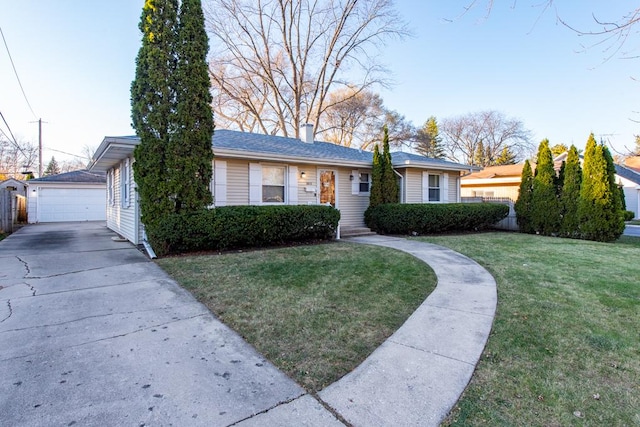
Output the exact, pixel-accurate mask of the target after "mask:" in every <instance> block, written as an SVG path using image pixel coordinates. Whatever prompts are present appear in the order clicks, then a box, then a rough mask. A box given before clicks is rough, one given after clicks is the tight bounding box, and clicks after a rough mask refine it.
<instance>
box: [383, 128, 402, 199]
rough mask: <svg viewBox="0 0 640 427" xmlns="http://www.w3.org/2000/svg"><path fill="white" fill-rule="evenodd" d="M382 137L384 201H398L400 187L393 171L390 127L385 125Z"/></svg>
mask: <svg viewBox="0 0 640 427" xmlns="http://www.w3.org/2000/svg"><path fill="white" fill-rule="evenodd" d="M383 132H384V136H383V138H382V167H383V169H382V199H383V201H384V203H398V200H399V199H398V196H399V193H400V191H399V189H398V179H397V178H396V174H395V172H394V171H393V164H392V163H391V151H389V129H388V128H387V126H386V125H385V126H384V128H383Z"/></svg>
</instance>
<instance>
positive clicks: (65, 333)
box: [0, 223, 496, 427]
mask: <svg viewBox="0 0 640 427" xmlns="http://www.w3.org/2000/svg"><path fill="white" fill-rule="evenodd" d="M113 236H114V234H113V233H112V232H110V231H109V230H107V229H106V228H105V227H104V223H74V224H50V225H35V226H28V227H24V228H22V229H21V230H19V231H18V232H17V233H14V234H13V235H11V236H10V237H9V238H7V239H5V240H4V241H2V242H0V372H1V373H2V375H1V376H0V378H1V380H0V414H2V423H7V425H12V426H21V425H24V426H45V425H47V426H48V425H136V426H141V425H145V426H155V425H188V426H198V425H203V426H205V425H206V426H229V425H237V426H243V427H247V426H264V425H269V426H290V425H307V426H331V425H336V426H341V425H343V424H344V423H343V422H342V421H339V420H343V421H345V422H346V423H349V424H352V425H355V426H370V425H389V426H391V425H394V426H397V425H420V426H426V425H437V424H439V422H440V421H441V419H442V418H443V417H444V416H446V414H447V413H448V411H449V410H450V409H451V407H452V406H453V405H454V404H455V402H456V400H457V398H458V396H459V395H460V393H461V392H462V391H463V390H464V388H465V386H466V384H467V383H468V381H469V379H470V377H471V374H472V373H473V370H474V367H475V364H476V363H477V361H478V358H479V357H480V354H481V352H482V349H483V348H484V344H485V342H486V340H487V337H488V334H489V331H490V329H491V323H492V320H493V315H494V312H495V306H496V288H495V282H494V280H493V278H492V277H491V276H490V275H489V274H488V273H487V272H486V271H485V270H484V269H482V268H481V267H480V266H479V265H478V264H476V263H475V262H473V261H471V260H470V259H468V258H466V257H464V256H462V255H460V254H457V253H455V252H453V251H451V250H448V249H444V248H442V247H438V246H435V245H429V244H425V243H420V242H416V241H410V240H405V239H399V238H390V237H383V236H368V237H360V238H354V239H349V240H350V241H353V242H358V243H366V244H376V245H382V246H388V247H392V248H396V249H399V250H403V251H406V252H409V253H411V254H413V255H414V256H417V257H418V258H420V259H422V260H424V261H425V262H427V263H428V264H429V265H430V266H431V267H432V268H433V269H434V270H435V272H436V275H437V276H438V286H437V288H436V290H435V291H434V292H433V293H432V294H431V295H430V296H429V297H428V298H427V300H426V301H425V302H424V303H423V304H422V305H421V306H420V307H419V308H418V310H417V311H416V312H415V313H414V314H413V315H412V316H411V317H410V318H409V319H408V320H407V321H406V323H405V324H404V325H403V326H402V327H401V328H400V329H399V330H398V331H396V333H395V334H394V335H393V336H391V337H390V338H389V339H388V340H387V341H386V342H385V343H384V344H383V345H382V346H381V347H380V348H378V349H377V350H376V351H375V352H374V353H372V354H371V356H370V357H369V358H367V359H366V360H365V362H364V363H363V364H362V365H360V366H359V367H358V368H357V369H356V370H354V371H353V372H352V373H350V374H348V375H346V376H345V377H344V378H342V379H341V380H340V381H338V382H336V383H334V384H332V385H331V386H329V387H328V388H326V389H325V390H323V391H322V392H320V393H319V395H318V396H311V395H309V394H306V393H305V391H304V390H303V389H302V388H301V387H299V386H298V385H297V384H295V383H294V382H293V381H292V380H291V379H289V378H288V377H287V376H285V375H284V374H283V373H281V372H280V371H279V370H277V369H276V368H275V367H274V366H273V365H271V364H270V363H269V362H268V361H266V360H265V359H264V358H263V357H262V356H261V355H260V354H258V353H257V352H256V351H255V350H254V349H253V348H252V347H251V346H249V345H248V344H247V343H246V342H244V341H243V340H242V339H241V337H239V336H238V335H237V334H236V333H235V332H233V331H232V330H230V329H229V328H227V327H226V326H225V325H223V324H222V323H221V322H219V321H218V320H217V319H216V318H215V317H214V316H212V315H211V314H210V313H209V311H208V310H207V309H206V307H204V306H202V305H201V304H199V303H198V302H197V301H195V299H194V298H193V297H192V296H191V295H190V294H189V293H188V292H186V291H184V290H182V289H181V288H180V287H179V286H178V285H177V284H176V283H175V282H174V281H173V280H171V279H170V278H169V277H168V276H167V275H166V274H165V273H164V272H163V271H162V270H161V269H160V268H158V267H157V266H156V265H155V264H154V263H152V262H150V261H149V260H148V259H147V258H146V257H145V256H144V255H142V254H141V253H140V252H138V250H137V249H136V248H134V247H132V246H131V245H130V244H128V243H123V242H115V241H113V240H112V239H111V237H113Z"/></svg>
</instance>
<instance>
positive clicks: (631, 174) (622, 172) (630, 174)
mask: <svg viewBox="0 0 640 427" xmlns="http://www.w3.org/2000/svg"><path fill="white" fill-rule="evenodd" d="M614 166H615V167H616V173H617V174H618V176H621V177H623V178H626V179H628V180H629V181H632V182H635V183H636V184H638V185H640V173H638V172H636V171H634V170H632V169H629V168H626V167H624V166H621V165H614Z"/></svg>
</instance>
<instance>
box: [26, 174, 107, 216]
mask: <svg viewBox="0 0 640 427" xmlns="http://www.w3.org/2000/svg"><path fill="white" fill-rule="evenodd" d="M106 182H107V178H106V174H101V173H96V172H89V171H86V170H79V171H72V172H66V173H61V174H58V175H49V176H45V177H42V178H37V179H32V180H29V181H27V183H28V184H29V190H28V199H29V204H28V217H29V222H30V223H36V222H67V221H106V219H107V218H106V200H107V193H106V192H107V190H106Z"/></svg>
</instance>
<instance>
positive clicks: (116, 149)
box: [87, 136, 140, 172]
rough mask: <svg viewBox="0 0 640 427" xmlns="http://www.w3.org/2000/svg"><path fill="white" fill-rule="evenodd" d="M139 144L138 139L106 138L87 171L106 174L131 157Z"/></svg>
mask: <svg viewBox="0 0 640 427" xmlns="http://www.w3.org/2000/svg"><path fill="white" fill-rule="evenodd" d="M138 144H140V139H138V138H121V137H109V136H108V137H105V138H104V139H103V140H102V143H101V144H100V146H99V147H98V149H97V150H96V152H95V154H94V155H93V158H92V159H91V163H89V166H88V167H87V170H89V171H97V172H106V171H107V170H109V169H110V168H111V167H112V166H113V165H115V164H117V163H119V162H120V161H122V160H124V159H125V158H127V157H129V155H131V153H133V150H134V149H135V148H136V146H137V145H138Z"/></svg>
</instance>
